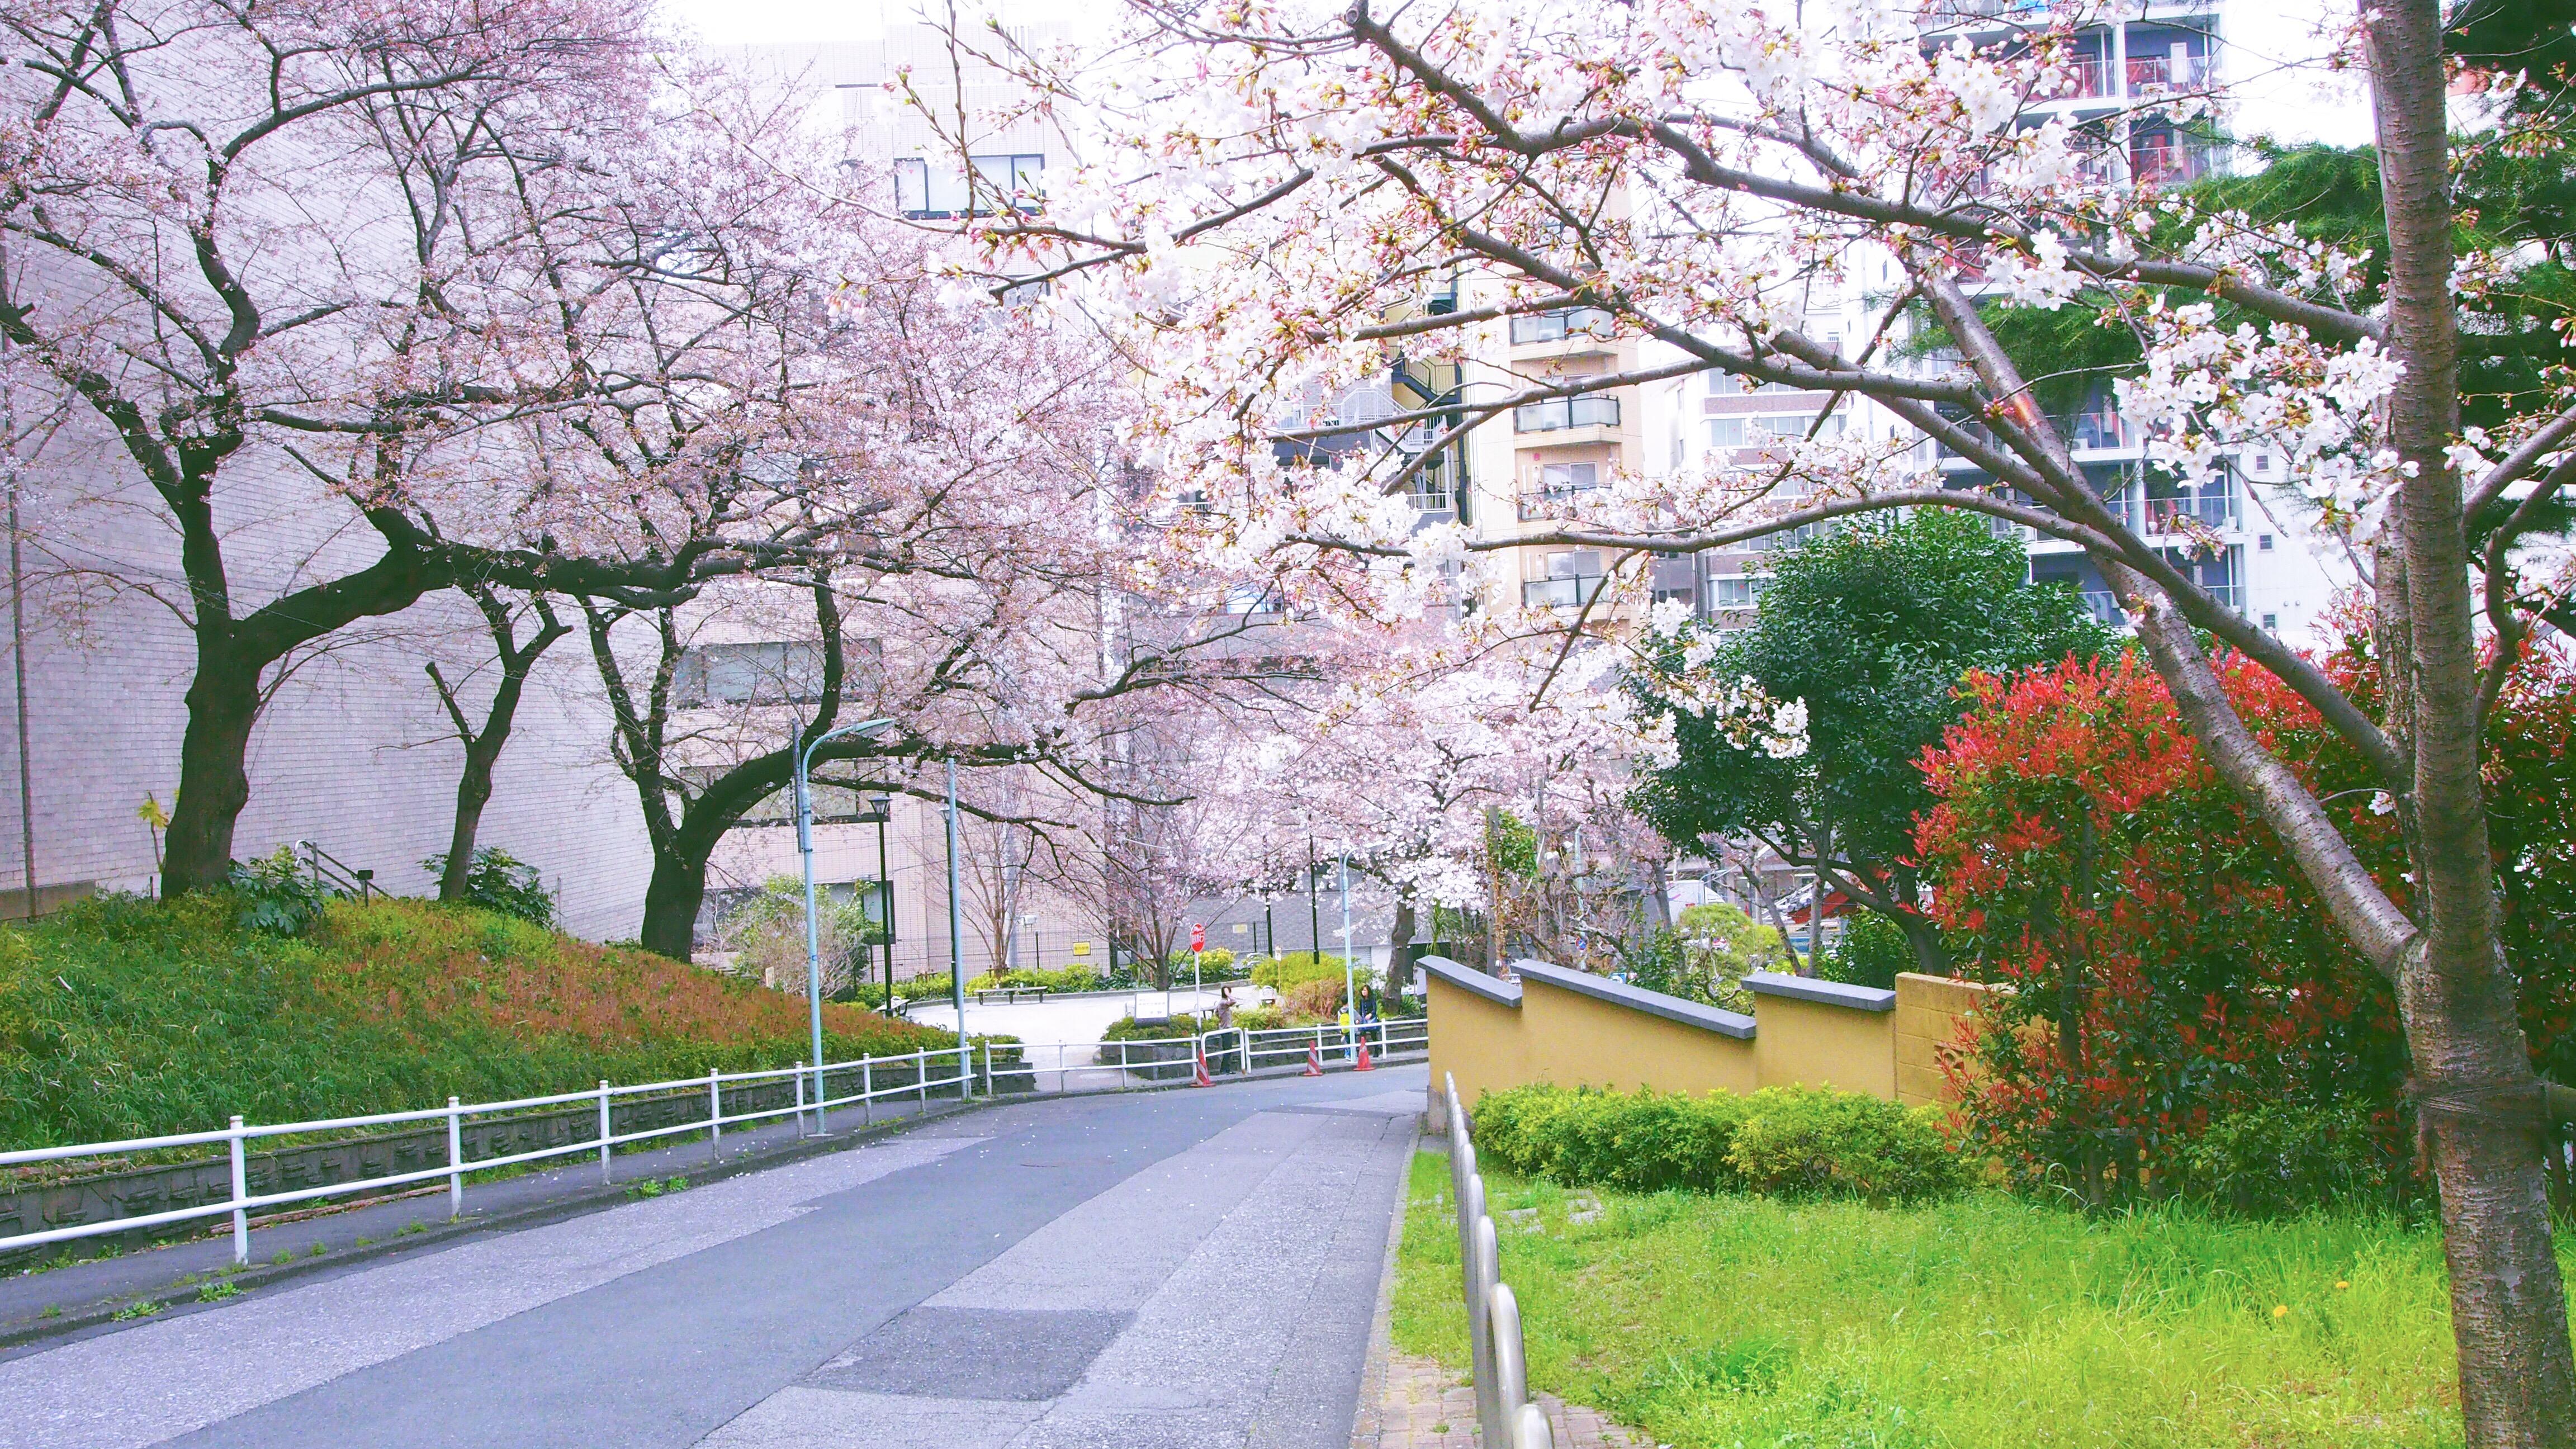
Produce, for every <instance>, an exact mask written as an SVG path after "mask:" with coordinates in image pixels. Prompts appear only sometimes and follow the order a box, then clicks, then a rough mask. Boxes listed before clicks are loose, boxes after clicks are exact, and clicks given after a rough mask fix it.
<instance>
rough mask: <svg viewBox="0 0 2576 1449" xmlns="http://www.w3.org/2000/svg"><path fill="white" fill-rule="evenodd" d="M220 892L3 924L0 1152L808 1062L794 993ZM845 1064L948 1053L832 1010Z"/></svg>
mask: <svg viewBox="0 0 2576 1449" xmlns="http://www.w3.org/2000/svg"><path fill="white" fill-rule="evenodd" d="M238 910H239V907H238V905H237V904H236V903H234V902H232V901H230V900H228V899H226V898H224V897H221V896H215V897H206V898H190V899H182V900H179V901H173V902H167V903H164V902H157V901H147V900H139V899H136V898H133V897H112V898H106V899H101V900H95V901H86V902H83V903H81V904H80V905H77V906H75V907H73V908H71V909H69V910H65V911H63V912H60V913H59V914H56V915H52V916H47V917H45V918H44V919H42V920H40V921H37V922H35V923H33V924H31V925H28V926H24V927H12V928H5V929H0V1148H12V1147H42V1146H54V1145H60V1144H68V1143H75V1142H96V1141H103V1140H109V1139H114V1138H120V1137H133V1136H146V1135H153V1134H158V1133H164V1132H182V1131H202V1130H207V1129H213V1128H220V1127H222V1126H223V1125H224V1124H225V1122H226V1120H227V1119H228V1118H230V1117H231V1116H232V1115H233V1114H234V1113H240V1114H241V1115H243V1116H245V1117H247V1118H249V1119H250V1120H251V1121H253V1122H287V1121H295V1120H298V1119H305V1118H317V1117H331V1116H343V1115H349V1116H354V1115H359V1114H364V1113H371V1112H390V1111H400V1110H404V1109H409V1108H416V1107H430V1106H437V1105H440V1104H442V1103H444V1102H445V1101H446V1100H447V1098H448V1097H449V1096H450V1095H454V1096H459V1097H462V1098H464V1099H465V1100H466V1101H468V1102H473V1101H478V1100H479V1101H493V1100H498V1099H502V1098H508V1097H519V1096H535V1095H540V1094H544V1093H551V1092H564V1091H577V1090H580V1089H582V1088H586V1087H590V1086H594V1085H596V1084H597V1083H598V1082H599V1080H600V1079H601V1078H603V1077H605V1078H607V1079H609V1080H611V1081H616V1082H642V1081H656V1080H666V1079H670V1078H677V1077H689V1076H702V1075H704V1074H705V1073H706V1072H707V1071H708V1070H709V1069H710V1068H721V1069H723V1070H725V1071H739V1070H745V1069H748V1068H753V1067H783V1066H786V1065H787V1064H789V1063H790V1062H792V1061H795V1060H796V1059H798V1058H800V1057H804V1056H807V1055H809V1054H810V1053H809V1051H808V1049H807V1047H806V1045H805V1042H806V1034H805V1033H806V1012H805V1004H804V1002H803V1001H802V1000H800V999H798V998H795V997H790V996H787V995H784V994H782V993H780V992H775V991H766V990H763V989H761V988H760V987H759V986H757V985H755V984H753V983H750V982H747V981H743V980H740V979H737V978H733V977H729V976H723V975H719V974H717V973H715V972H710V971H704V970H699V969H697V968H694V967H690V966H685V965H682V964H680V963H678V962H674V961H670V960H666V959H664V958H663V957H660V956H655V955H652V954H650V953H648V952H644V951H637V950H632V949H621V948H617V947H603V946H594V945H591V944H589V943H587V942H583V941H577V940H574V939H572V938H570V937H567V936H563V935H559V934H557V933H555V932H553V931H550V930H546V929H544V928H542V927H538V926H532V925H530V924H528V923H527V922H524V921H518V920H513V919H510V918H508V917H504V916H497V915H492V914H489V913H487V912H483V911H478V910H474V909H471V908H468V907H448V906H440V905H438V904H436V903H434V902H428V901H412V900H391V901H377V902H374V903H372V904H368V905H359V904H355V903H352V902H346V901H342V902H335V903H333V904H332V905H331V906H330V907H329V908H328V910H327V912H326V914H325V916H324V919H323V920H322V922H321V923H320V925H319V926H317V927H316V928H315V930H314V931H313V932H312V933H311V934H310V936H309V938H307V939H287V938H284V937H279V936H272V935H266V934H261V933H258V932H252V931H246V930H243V929H241V928H240V926H239V925H238V924H237V921H236V917H237V914H238ZM824 1027H825V1037H826V1039H827V1043H828V1045H829V1047H830V1049H831V1051H832V1052H833V1053H834V1054H835V1055H836V1056H840V1057H844V1058H846V1057H855V1056H858V1055H861V1054H864V1053H869V1052H874V1053H878V1054H885V1053H896V1052H909V1051H917V1050H920V1049H921V1048H923V1047H924V1046H933V1047H935V1046H941V1045H945V1044H948V1043H951V1042H953V1041H954V1040H955V1038H954V1037H953V1036H950V1035H948V1034H946V1033H942V1032H937V1031H933V1030H930V1029H929V1028H926V1027H917V1026H913V1025H911V1024H909V1023H904V1022H891V1021H887V1020H886V1019H885V1018H883V1017H880V1016H876V1015H874V1014H872V1013H869V1012H865V1011H861V1010H858V1009H856V1008H852V1007H846V1006H836V1005H827V1006H825V1007H824Z"/></svg>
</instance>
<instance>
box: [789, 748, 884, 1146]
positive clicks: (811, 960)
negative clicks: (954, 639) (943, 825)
mask: <svg viewBox="0 0 2576 1449" xmlns="http://www.w3.org/2000/svg"><path fill="white" fill-rule="evenodd" d="M893 723H894V721H893V720H891V719H863V720H860V721H859V722H858V723H857V724H845V725H842V726H841V727H840V728H838V729H829V730H825V731H823V732H822V733H821V734H819V735H816V736H815V737H814V738H812V739H810V740H808V741H806V742H805V744H804V746H803V748H801V749H799V750H797V752H796V853H797V854H799V855H801V856H803V857H804V858H805V1008H806V1012H807V1015H808V1018H809V1019H810V1021H811V1022H812V1025H813V1029H814V1135H815V1136H817V1137H820V1136H822V1135H823V1131H824V1116H823V931H822V924H821V922H820V920H819V918H818V917H817V916H816V914H815V910H814V788H813V782H812V779H811V773H812V770H813V762H814V752H815V751H816V750H818V749H821V748H822V747H823V745H824V743H825V742H826V741H829V740H836V739H839V738H841V737H842V736H843V735H861V734H868V733H871V732H873V731H876V730H881V729H884V728H885V727H886V726H887V725H890V724H893Z"/></svg>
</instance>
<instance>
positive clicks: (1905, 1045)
mask: <svg viewBox="0 0 2576 1449" xmlns="http://www.w3.org/2000/svg"><path fill="white" fill-rule="evenodd" d="M1997 989H1999V988H1996V987H1990V986H1985V985H1981V984H1979V983H1977V982H1974V981H1953V980H1950V979H1949V978H1947V977H1941V976H1922V975H1917V974H1916V973H1914V972H1911V971H1908V972H1905V973H1903V974H1902V975H1899V976H1898V977H1897V978H1896V1023H1895V1024H1896V1100H1898V1101H1900V1102H1904V1103H1907V1104H1909V1105H1911V1104H1913V1103H1917V1102H1948V1101H1953V1100H1956V1098H1957V1096H1958V1094H1957V1093H1956V1092H1953V1091H1952V1090H1951V1089H1950V1084H1949V1080H1948V1077H1947V1076H1946V1075H1945V1074H1944V1073H1943V1071H1942V1063H1943V1061H1944V1060H1947V1059H1951V1058H1953V1057H1955V1056H1956V1054H1957V1053H1958V1052H1959V1050H1960V1044H1961V1043H1962V1042H1963V1041H1965V1040H1966V1039H1967V1035H1968V1033H1969V1032H1970V1031H1971V1030H1972V1028H1971V1027H1970V1026H1969V1023H1970V1022H1971V1021H1972V1020H1973V1019H1974V1018H1975V1016H1976V1014H1977V1010H1978V1007H1979V1005H1980V1004H1981V1003H1982V1002H1983V1000H1984V998H1985V996H1986V994H1987V993H1988V992H1990V991H1994V990H1997Z"/></svg>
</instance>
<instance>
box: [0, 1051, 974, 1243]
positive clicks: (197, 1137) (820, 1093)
mask: <svg viewBox="0 0 2576 1449" xmlns="http://www.w3.org/2000/svg"><path fill="white" fill-rule="evenodd" d="M1005 1050H1006V1051H1007V1050H1008V1048H1005ZM942 1070H945V1071H946V1072H947V1073H948V1075H946V1076H938V1075H934V1074H935V1073H937V1072H939V1071H942ZM881 1072H882V1073H887V1074H888V1075H892V1076H906V1077H908V1078H909V1079H908V1080H904V1081H900V1082H895V1083H891V1084H889V1085H887V1086H882V1087H880V1086H878V1085H877V1079H878V1076H879V1074H880V1073H881ZM985 1072H986V1075H987V1077H988V1079H989V1077H990V1074H991V1072H992V1065H991V1056H990V1053H989V1049H988V1051H987V1055H986V1057H985ZM836 1078H837V1079H838V1081H839V1084H840V1085H841V1086H842V1087H843V1088H844V1090H843V1091H842V1093H841V1094H840V1095H838V1096H834V1095H831V1092H832V1087H833V1085H834V1079H836ZM972 1078H973V1066H972V1059H971V1058H970V1057H969V1056H968V1054H967V1053H966V1052H965V1051H964V1050H962V1049H960V1048H957V1047H944V1048H941V1049H939V1050H936V1051H918V1052H912V1053H908V1054H906V1055H903V1056H893V1057H863V1058H861V1059H859V1060H857V1061H852V1062H833V1063H830V1064H828V1065H826V1066H823V1067H820V1068H814V1067H808V1066H807V1065H806V1064H805V1063H803V1062H798V1063H797V1064H796V1065H794V1066H792V1067H781V1068H776V1069H772V1070H768V1071H752V1072H709V1073H707V1074H706V1075H705V1076H703V1077H687V1078H682V1079H679V1080H677V1081H668V1082H644V1083H639V1084H637V1085H634V1086H625V1087H620V1086H615V1085H612V1084H610V1083H608V1082H601V1083H600V1084H599V1085H598V1086H597V1087H596V1088H594V1089H592V1090H589V1091H583V1092H559V1093H556V1094H554V1095H552V1096H544V1097H521V1098H518V1099H516V1100H514V1101H508V1102H460V1101H458V1100H457V1099H456V1098H454V1097H450V1098H448V1099H447V1105H446V1106H444V1107H425V1108H422V1109H420V1110H418V1111H412V1112H378V1113H374V1114H371V1115H368V1116H363V1117H332V1118H326V1119H323V1120H320V1121H312V1122H276V1123H263V1124H259V1125H256V1126H254V1125H249V1124H245V1123H244V1122H243V1121H242V1119H241V1118H239V1117H235V1118H234V1119H233V1121H232V1125H231V1126H230V1127H227V1128H224V1129H222V1130H220V1131H214V1132H174V1133H170V1134H168V1135H166V1136H161V1137H132V1138H127V1139H125V1140H124V1141H121V1142H84V1143H78V1144H75V1145H73V1146H69V1147H36V1148H28V1149H24V1150H20V1151H16V1152H0V1169H6V1168H10V1167H15V1166H19V1165H21V1164H25V1163H34V1162H56V1161H61V1160H64V1159H66V1158H80V1157H122V1156H126V1155H128V1154H132V1153H138V1152H157V1151H161V1150H163V1149H167V1148H173V1147H200V1146H211V1145H214V1144H216V1143H222V1144H224V1145H226V1146H227V1147H228V1148H229V1149H230V1150H231V1153H232V1191H231V1193H230V1194H229V1196H227V1197H226V1198H225V1199H223V1200H221V1201H216V1202H204V1203H198V1204H196V1205H194V1206H191V1207H182V1208H173V1209H170V1210H168V1211H165V1212H155V1213H137V1214H134V1215H133V1216H130V1217H112V1218H103V1219H100V1220H98V1221H96V1222H83V1223H74V1224H70V1225H68V1226H64V1227H56V1228H43V1229H38V1230H36V1231H33V1232H23V1233H16V1234H12V1235H9V1236H6V1237H0V1253H7V1252H10V1251H13V1250H16V1249H20V1248H33V1247H41V1246H43V1245H44V1244H46V1243H58V1242H64V1241H67V1240H70V1239H73V1238H89V1237H100V1236H105V1235H107V1234H111V1233H129V1232H134V1231H136V1230H138V1229H143V1228H154V1227H161V1226H163V1225H165V1224H170V1223H178V1222H186V1221H189V1220H191V1219H196V1218H213V1217H220V1216H223V1215H225V1214H230V1215H231V1217H232V1222H233V1261H234V1262H236V1263H247V1262H249V1261H250V1218H251V1214H252V1213H255V1212H261V1211H265V1210H268V1209H273V1208H282V1207H289V1206H292V1205H294V1204H296V1203H301V1202H311V1201H315V1200H318V1199H321V1198H330V1197H348V1196H353V1195H363V1194H368V1193H380V1192H383V1191H385V1190H387V1189H390V1188H400V1187H407V1186H410V1185H411V1184H414V1183H420V1182H429V1181H432V1180H434V1179H437V1178H441V1177H444V1178H446V1179H447V1204H448V1210H449V1212H451V1213H461V1212H463V1211H464V1208H465V1177H466V1174H468V1173H474V1172H488V1171H490V1170H492V1169H494V1168H503V1167H517V1166H520V1165H522V1164H524V1163H531V1162H539V1161H544V1160H546V1159H549V1158H556V1157H574V1156H579V1155H581V1154H583V1153H596V1154H597V1155H598V1157H599V1178H600V1181H601V1182H609V1181H612V1180H613V1177H612V1169H611V1165H610V1158H611V1156H612V1154H613V1153H614V1152H615V1151H616V1149H617V1148H619V1147H621V1146H624V1145H626V1144H628V1143H632V1142H645V1141H650V1140H652V1139H655V1138H661V1137H673V1136H678V1135H681V1134H685V1133H699V1132H703V1133H706V1134H708V1136H709V1138H710V1140H711V1141H712V1142H715V1143H721V1142H722V1140H723V1136H724V1129H725V1128H727V1127H729V1126H730V1127H741V1126H745V1125H747V1124H750V1123H755V1122H767V1121H772V1120H776V1119H779V1118H784V1117H791V1116H798V1115H803V1114H807V1113H810V1114H812V1116H813V1118H814V1130H815V1131H817V1132H820V1131H823V1130H824V1129H825V1127H826V1125H827V1122H828V1114H829V1113H830V1111H831V1109H832V1108H834V1107H847V1106H850V1105H852V1104H858V1105H859V1106H860V1108H861V1110H862V1111H864V1112H867V1113H868V1114H869V1115H870V1116H871V1117H873V1115H874V1109H875V1104H876V1103H878V1102H880V1101H885V1100H888V1099H900V1098H906V1097H911V1098H917V1099H918V1100H919V1101H920V1103H921V1104H922V1105H923V1106H925V1107H926V1106H928V1105H929V1102H930V1094H931V1093H932V1092H934V1091H941V1090H942V1089H948V1088H953V1089H955V1090H956V1091H957V1092H958V1093H959V1095H961V1096H963V1095H965V1094H966V1092H967V1091H969V1090H970V1084H971V1081H972ZM790 1079H792V1080H793V1081H794V1082H795V1085H796V1100H795V1102H794V1104H793V1105H790V1106H785V1107H774V1108H769V1109H767V1110H763V1111H751V1112H728V1111H726V1110H725V1104H724V1097H725V1093H726V1092H727V1091H728V1090H735V1089H739V1088H742V1087H747V1086H753V1085H757V1084H760V1083H767V1082H778V1081H783V1080H790ZM853 1085H855V1086H856V1087H857V1090H856V1091H849V1090H846V1089H847V1088H849V1087H851V1086H853ZM700 1087H703V1088H705V1089H706V1094H707V1115H705V1116H703V1117H693V1118H690V1119H687V1120H685V1121H682V1122H678V1123H674V1124H670V1125H666V1126H660V1127H650V1128H640V1129H637V1130H633V1131H627V1132H618V1131H614V1130H613V1125H614V1124H613V1122H612V1120H611V1119H612V1117H613V1116H614V1108H615V1106H616V1104H617V1101H618V1099H619V1098H622V1097H640V1096H644V1095H646V1094H668V1093H674V1092H681V1091H688V1090H692V1089H695V1088H700ZM588 1102H596V1103H598V1104H599V1127H598V1132H597V1135H596V1136H592V1137H585V1138H582V1139H579V1140H577V1141H574V1142H569V1143H564V1144H560V1145H557V1146H552V1147H541V1148H537V1149H536V1150H534V1151H529V1152H517V1153H511V1154H508V1155H506V1156H499V1157H480V1158H475V1159H473V1160H471V1161H467V1160H466V1159H465V1156H464V1151H463V1147H464V1127H465V1123H466V1121H467V1119H469V1118H481V1117H493V1116H505V1115H508V1114H513V1113H523V1112H530V1111H535V1110H538V1109H543V1108H554V1109H562V1108H565V1107H569V1106H573V1105H575V1104H579V1103H588ZM440 1120H444V1121H445V1122H446V1123H447V1161H446V1162H445V1163H443V1164H441V1165H439V1166H436V1167H424V1168H417V1169H414V1170H412V1171H409V1172H394V1173H386V1174H383V1175H380V1176H375V1177H364V1178H358V1179H355V1180H350V1181H342V1182H332V1183H325V1184H323V1185H321V1186H318V1187H301V1188H291V1189H288V1190H286V1191H282V1192H267V1193H253V1192H252V1191H251V1190H250V1174H249V1150H248V1149H249V1144H250V1143H252V1142H254V1141H258V1140H260V1139H264V1138H272V1137H290V1136H298V1135H304V1134H312V1133H331V1132H344V1131H349V1130H351V1129H355V1128H361V1127H390V1126H394V1125H397V1124H401V1123H411V1122H436V1121H440Z"/></svg>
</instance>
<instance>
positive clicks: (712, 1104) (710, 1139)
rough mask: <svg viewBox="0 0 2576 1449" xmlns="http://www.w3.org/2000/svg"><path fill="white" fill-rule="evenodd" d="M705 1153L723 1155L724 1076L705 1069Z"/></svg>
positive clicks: (710, 1068)
mask: <svg viewBox="0 0 2576 1449" xmlns="http://www.w3.org/2000/svg"><path fill="white" fill-rule="evenodd" d="M707 1155H708V1156H709V1157H721V1156H723V1155H724V1078H722V1077H720V1076H718V1075H716V1071H715V1069H714V1068H713V1067H709V1068H708V1069H707Z"/></svg>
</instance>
